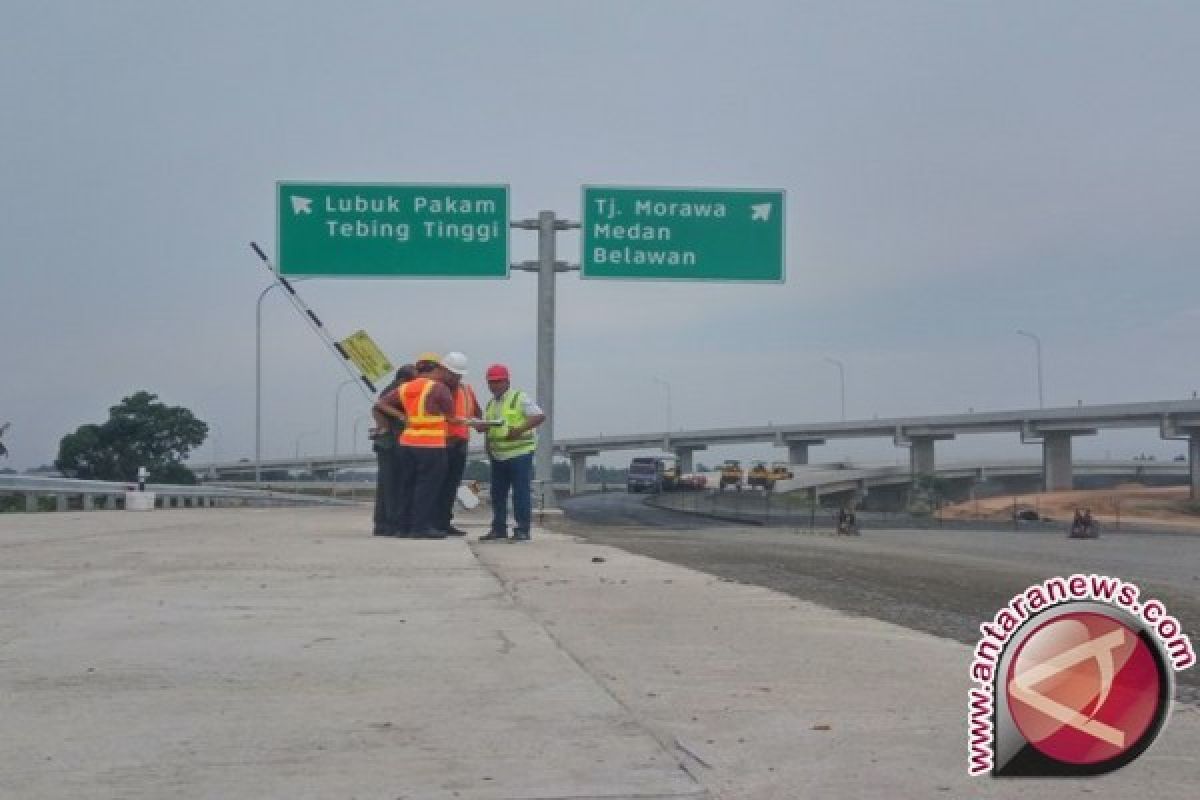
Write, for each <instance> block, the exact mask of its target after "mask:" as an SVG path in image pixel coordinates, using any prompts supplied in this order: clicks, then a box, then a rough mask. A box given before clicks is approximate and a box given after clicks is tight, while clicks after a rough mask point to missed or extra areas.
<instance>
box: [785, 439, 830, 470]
mask: <svg viewBox="0 0 1200 800" xmlns="http://www.w3.org/2000/svg"><path fill="white" fill-rule="evenodd" d="M783 443H784V445H786V446H787V449H788V463H789V464H807V463H808V448H809V447H811V446H816V445H822V444H825V440H824V439H787V440H784V442H783Z"/></svg>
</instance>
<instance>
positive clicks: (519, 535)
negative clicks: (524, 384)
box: [371, 352, 546, 542]
mask: <svg viewBox="0 0 1200 800" xmlns="http://www.w3.org/2000/svg"><path fill="white" fill-rule="evenodd" d="M466 375H467V357H466V356H465V355H463V354H462V353H459V352H451V353H446V354H445V356H439V355H438V354H437V353H422V354H421V355H419V356H418V357H417V359H416V361H414V362H413V363H412V364H411V365H409V364H406V365H404V366H402V367H400V369H399V370H397V371H396V377H395V378H394V379H393V380H392V382H391V383H390V384H389V385H388V386H387V387H385V388H384V390H383V391H382V392H381V393H380V395H379V399H378V400H377V401H376V402H375V405H374V407H373V408H372V410H371V413H372V416H373V417H374V420H375V426H374V427H373V428H372V429H371V438H372V439H373V440H374V443H375V453H376V458H377V463H378V466H379V475H378V480H377V483H376V494H375V518H374V524H375V528H374V533H375V535H376V536H393V537H397V538H409V539H444V538H446V537H447V536H464V535H466V532H465V531H463V530H462V529H460V528H458V527H456V526H455V525H454V524H453V520H454V501H455V498H456V497H457V496H458V489H459V486H460V485H461V483H462V478H463V472H464V471H465V469H466V465H467V446H468V444H469V441H470V435H471V429H472V428H473V429H475V430H476V431H478V432H479V433H482V434H483V435H484V442H485V447H486V450H487V455H488V460H489V462H490V465H491V478H490V480H489V485H490V489H491V491H490V495H491V501H492V525H491V530H490V531H489V532H488V533H487V534H486V535H484V536H482V537H480V541H499V540H510V541H515V542H527V541H529V539H530V526H531V520H532V508H533V498H532V491H533V489H532V487H533V453H534V450H535V448H536V445H537V439H536V434H535V433H534V430H535V429H536V428H537V426H539V425H541V424H542V423H543V422H545V420H546V415H545V414H544V413H543V412H542V410H541V408H539V407H538V405H537V403H535V402H534V401H533V400H532V399H531V398H530V397H529V396H528V395H527V394H526V393H525V392H523V391H520V390H518V389H514V388H512V384H511V376H510V374H509V371H508V367H506V366H504V365H503V364H492V365H491V366H489V367H488V368H487V372H486V374H485V378H486V380H487V385H488V390H489V391H490V392H491V398H490V399H489V400H488V402H487V406H486V407H485V408H483V409H481V408H480V406H479V401H478V399H477V398H476V395H475V391H474V390H473V389H472V388H471V386H470V384H468V383H466V382H465V381H464V380H463V379H464V377H465V376H466ZM510 495H511V497H512V505H513V517H514V519H515V522H516V524H515V526H514V528H513V534H512V537H511V538H510V537H509V535H508V498H509V496H510Z"/></svg>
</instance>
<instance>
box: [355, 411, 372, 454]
mask: <svg viewBox="0 0 1200 800" xmlns="http://www.w3.org/2000/svg"><path fill="white" fill-rule="evenodd" d="M368 420H370V417H365V416H362V415H361V414H360V415H359V416H357V417H355V418H354V441H353V442H351V443H350V453H351V455H358V423H360V422H366V421H368Z"/></svg>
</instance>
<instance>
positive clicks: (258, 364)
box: [254, 278, 304, 487]
mask: <svg viewBox="0 0 1200 800" xmlns="http://www.w3.org/2000/svg"><path fill="white" fill-rule="evenodd" d="M296 280H297V281H301V280H304V278H296ZM279 285H280V284H278V283H272V284H271V285H270V286H268V287H267V288H265V289H263V290H262V291H261V292H259V293H258V300H257V301H256V302H255V304H254V485H255V486H256V487H257V486H260V485H261V484H262V304H263V298H265V297H266V296H267V293H268V292H270V291H271V290H272V289H274V288H275V287H277V286H279Z"/></svg>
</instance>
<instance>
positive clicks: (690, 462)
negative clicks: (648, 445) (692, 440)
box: [672, 444, 708, 475]
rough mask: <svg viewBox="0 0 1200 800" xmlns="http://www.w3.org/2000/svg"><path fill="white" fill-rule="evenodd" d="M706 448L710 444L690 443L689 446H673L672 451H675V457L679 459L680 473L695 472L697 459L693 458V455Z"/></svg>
mask: <svg viewBox="0 0 1200 800" xmlns="http://www.w3.org/2000/svg"><path fill="white" fill-rule="evenodd" d="M706 449H708V445H703V444H696V445H688V446H687V447H684V446H682V445H676V446H675V447H674V448H672V452H674V453H675V458H677V459H678V460H679V474H680V475H683V474H685V473H688V472H695V471H696V467H695V464H694V461H695V460H694V459H693V458H692V455H693V454H694V453H695V452H696V451H697V450H706Z"/></svg>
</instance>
